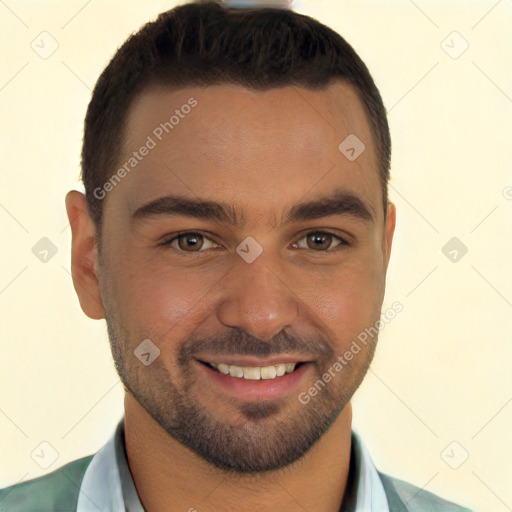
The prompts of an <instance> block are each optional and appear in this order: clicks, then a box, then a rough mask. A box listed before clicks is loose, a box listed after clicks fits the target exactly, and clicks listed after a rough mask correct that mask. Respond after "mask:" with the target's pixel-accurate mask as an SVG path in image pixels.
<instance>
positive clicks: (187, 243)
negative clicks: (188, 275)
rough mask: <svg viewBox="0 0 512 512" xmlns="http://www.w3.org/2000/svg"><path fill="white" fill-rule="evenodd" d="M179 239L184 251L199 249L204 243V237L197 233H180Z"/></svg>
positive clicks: (179, 244) (180, 246)
mask: <svg viewBox="0 0 512 512" xmlns="http://www.w3.org/2000/svg"><path fill="white" fill-rule="evenodd" d="M177 240H178V246H179V248H180V249H181V250H183V251H188V250H189V249H191V250H192V251H198V250H199V249H201V247H202V245H203V237H202V235H198V234H197V233H186V234H184V235H180V236H179V237H178V238H177Z"/></svg>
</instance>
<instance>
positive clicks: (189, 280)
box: [117, 265, 216, 341]
mask: <svg viewBox="0 0 512 512" xmlns="http://www.w3.org/2000/svg"><path fill="white" fill-rule="evenodd" d="M124 276H125V277H124V278H123V281H122V285H121V286H122V289H121V288H119V289H118V291H117V293H118V297H121V298H120V299H118V302H119V301H121V303H122V304H120V305H121V310H122V315H123V317H124V319H125V321H127V322H129V324H130V326H131V328H130V332H132V333H134V334H135V333H136V334H137V335H142V336H144V337H149V338H151V336H153V337H154V339H155V340H160V341H164V339H165V337H166V336H167V335H170V336H171V337H172V338H182V337H183V336H186V335H187V333H188V331H191V330H193V329H194V328H195V327H196V325H197V323H198V322H200V321H201V319H202V318H204V315H205V313H206V309H207V308H208V307H209V306H208V297H209V293H208V291H209V290H211V289H212V287H214V285H215V279H216V278H215V276H214V275H211V274H210V275H209V276H208V275H207V274H201V275H198V274H191V273H188V274H187V273H186V272H176V271H173V270H171V269H169V268H162V267H161V266H160V267H156V268H155V267H151V266H147V265H145V266H144V267H142V266H138V267H135V266H134V267H131V268H130V269H127V270H126V272H125V274H124ZM210 307H211V306H210ZM186 331H187V332H186Z"/></svg>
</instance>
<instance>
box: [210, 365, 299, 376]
mask: <svg viewBox="0 0 512 512" xmlns="http://www.w3.org/2000/svg"><path fill="white" fill-rule="evenodd" d="M210 364H211V365H212V366H213V367H215V368H217V370H219V372H220V373H223V374H224V375H230V376H231V377H238V378H239V379H241V378H244V379H248V380H260V379H275V378H276V377H282V376H283V375H284V374H285V373H291V372H293V370H294V369H295V366H296V364H297V363H282V364H276V365H273V366H237V365H235V364H226V363H219V364H215V363H210Z"/></svg>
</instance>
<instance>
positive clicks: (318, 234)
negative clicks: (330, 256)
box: [295, 231, 349, 252]
mask: <svg viewBox="0 0 512 512" xmlns="http://www.w3.org/2000/svg"><path fill="white" fill-rule="evenodd" d="M304 239H306V247H304V245H303V244H301V241H299V242H298V243H296V244H295V245H296V246H297V247H298V248H299V249H311V250H312V251H316V252H335V251H336V250H337V249H336V248H337V247H338V246H340V245H342V246H343V245H347V246H348V245H349V243H348V242H347V241H345V240H343V238H340V237H339V236H337V235H335V234H333V233H329V232H327V231H313V232H311V233H308V234H307V235H305V236H304V237H302V238H301V240H304ZM336 240H337V241H338V243H337V244H336V245H335V249H332V247H331V245H332V243H333V241H336Z"/></svg>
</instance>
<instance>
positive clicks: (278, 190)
mask: <svg viewBox="0 0 512 512" xmlns="http://www.w3.org/2000/svg"><path fill="white" fill-rule="evenodd" d="M191 98H192V99H193V100H195V101H196V102H197V103H196V104H195V103H194V101H192V100H191ZM184 105H189V106H191V105H193V106H191V108H183V106H184ZM177 109H178V110H179V113H176V112H175V111H176V110H177ZM173 114H174V115H175V116H177V117H179V121H178V122H176V118H175V119H173V122H172V125H167V131H168V133H167V131H166V130H165V129H163V128H162V126H161V123H165V122H168V121H169V118H170V117H171V116H172V115H173ZM126 126H127V131H126V138H125V145H124V150H123V154H122V156H121V160H120V162H119V167H122V166H123V165H124V164H125V163H127V162H129V161H130V160H129V159H130V157H133V152H134V151H137V152H138V156H136V158H137V163H135V162H134V161H133V160H132V161H131V164H128V165H127V167H126V169H130V170H129V172H127V173H126V176H124V177H123V178H122V179H121V181H120V182H119V183H117V184H116V185H115V186H114V187H112V188H113V189H112V190H111V191H110V192H108V194H107V196H106V198H105V199H104V201H105V210H104V221H103V222H104V229H103V237H102V240H103V249H102V254H101V256H100V259H99V273H100V286H101V295H102V301H103V306H104V310H105V316H106V319H107V323H108V329H109V336H110V341H111V345H112V350H113V355H114V359H115V361H116V368H117V370H118V372H119V374H120V377H121V379H122V381H123V383H124V385H125V387H126V388H127V389H128V390H129V392H131V393H132V394H133V396H134V397H135V398H136V399H137V401H138V402H139V403H140V405H142V407H143V408H144V409H145V410H146V411H147V412H148V414H149V415H150V416H151V417H152V418H153V419H154V420H156V422H158V424H160V425H161V426H162V427H163V428H164V429H165V430H166V431H167V432H168V433H169V434H170V435H171V436H173V437H174V438H175V439H177V440H179V441H180V442H181V443H183V444H184V445H186V446H188V447H189V448H191V449H192V450H193V451H195V452H196V453H197V454H199V455H200V456H202V457H203V458H205V459H206V460H209V461H210V462H212V463H213V464H215V465H216V466H218V467H222V468H225V469H231V470H235V471H240V472H252V471H263V470H268V469H276V468H279V467H282V466H285V465H288V464H290V463H291V462H293V461H294V460H297V459H298V458H299V457H300V456H301V455H303V454H304V453H306V452H307V450H308V449H309V448H310V447H311V446H312V445H313V444H314V443H315V442H316V441H317V440H318V439H319V438H320V437H321V435H322V434H323V433H324V432H325V431H326V430H327V429H328V427H329V426H330V425H331V424H332V422H333V421H334V420H335V419H336V418H337V416H338V414H339V413H340V411H341V410H342V408H343V407H344V406H345V405H346V404H347V402H348V401H349V400H350V398H351V396H352V394H353V393H354V391H355V390H356V388H357V387H358V386H359V384H360V383H361V381H362V379H363V377H364V375H365V373H366V370H367V368H368V365H369V364H370V361H371V359H372V356H373V351H374V345H375V344H374V343H368V344H367V345H366V346H363V347H362V350H361V351H360V352H359V353H358V354H357V355H355V356H354V358H353V360H352V361H350V363H349V364H348V365H347V366H345V367H344V368H343V370H342V371H340V372H337V373H336V375H335V377H334V378H332V380H331V381H330V382H329V383H327V384H326V385H325V387H323V389H322V390H321V391H320V392H319V393H318V395H317V396H315V397H313V398H312V399H311V401H310V402H309V403H302V402H303V401H300V400H299V399H298V397H299V394H300V393H301V392H305V391H306V392H307V390H308V389H309V388H310V387H311V386H312V385H313V384H314V383H315V382H316V381H318V379H320V378H321V376H322V375H323V374H324V373H325V372H326V371H327V370H328V369H329V368H330V367H332V365H333V364H334V362H335V361H336V360H337V357H338V356H339V355H342V354H344V353H345V352H346V351H347V350H348V349H349V347H350V345H351V343H352V342H353V340H355V339H356V338H357V336H358V334H359V333H360V332H362V331H363V330H364V329H365V328H367V327H369V326H372V325H374V324H375V322H376V321H377V320H378V319H379V316H380V311H381V305H382V300H383V295H384V289H385V273H386V268H387V263H388V258H389V251H390V248H391V239H392V234H393V227H394V210H393V207H392V206H391V207H390V213H391V214H390V215H389V218H388V220H387V221H385V219H384V211H383V208H382V190H381V187H380V184H379V176H378V171H377V169H378V162H377V159H376V155H375V151H374V145H373V143H372V138H371V134H370V133H371V132H370V127H369V124H368V121H367V120H366V117H365V114H364V111H363V108H362V105H361V103H360V101H359V100H358V98H357V96H356V93H355V92H354V90H353V89H352V88H351V87H350V86H348V85H346V84H343V83H337V84H335V85H333V86H331V87H330V88H329V89H326V90H324V91H310V90H306V89H302V88H292V87H287V88H282V89H274V90H270V91H266V92H263V93H261V92H253V91H249V90H247V89H245V88H242V87H239V86H234V85H222V86H215V87H207V88H204V89H199V88H189V89H181V90H178V91H168V90H157V89H151V90H147V91H145V92H144V93H143V94H142V95H141V96H140V97H139V98H138V99H137V100H136V102H135V103H134V104H133V106H132V108H131V109H130V113H129V116H128V120H127V125H126ZM169 126H172V128H170V127H169ZM158 127H160V130H159V129H158ZM349 134H355V135H356V136H357V137H358V138H359V139H360V140H361V141H362V142H363V143H364V144H365V146H366V149H365V150H364V151H363V152H362V153H361V154H360V155H359V156H358V157H357V158H356V159H355V160H353V161H351V159H348V158H347V157H346V156H345V154H343V153H342V152H341V151H340V149H338V146H339V144H340V143H341V142H342V141H343V140H344V139H345V138H346V137H347V136H348V135H349ZM148 137H150V139H151V140H150V139H148ZM142 146H146V147H147V148H149V149H148V151H144V150H142V151H140V148H141V147H142ZM356 151H357V149H356ZM142 153H145V156H142ZM346 154H348V155H349V156H352V154H351V152H350V151H349V152H348V153H346ZM171 196H172V197H174V198H176V197H179V198H180V199H183V200H188V201H194V202H200V203H202V202H212V203H219V204H221V205H223V209H222V208H221V207H219V206H214V205H209V206H208V207H201V208H200V207H199V206H198V205H195V206H193V205H192V207H187V206H186V204H184V203H180V202H178V201H176V200H174V201H173V200H172V199H171ZM163 198H167V199H163ZM157 200H160V201H158V203H156V204H154V205H153V206H147V205H149V204H150V203H153V202H155V201H157ZM313 202H315V203H317V205H316V206H314V207H312V206H311V205H310V206H309V207H306V206H303V207H301V205H305V204H306V203H313ZM333 205H336V206H335V207H333ZM327 206H329V208H326V207H327ZM221 213H222V215H221ZM260 251H261V253H260ZM148 339H149V340H151V343H152V344H153V345H154V346H156V347H158V349H159V351H160V353H159V356H158V357H157V358H156V359H154V360H153V361H152V362H151V364H149V365H145V364H143V362H141V360H140V359H139V358H138V357H136V355H135V354H134V350H135V351H136V353H137V354H139V355H140V351H141V350H142V349H138V350H136V349H137V347H138V346H139V345H140V344H141V342H143V340H148ZM375 341H376V339H374V342H375ZM152 344H148V342H147V341H146V342H145V345H142V348H143V350H142V352H144V353H149V354H150V355H149V356H147V355H145V356H143V357H142V360H143V361H146V362H147V361H148V359H152V358H153V357H154V355H156V352H154V350H155V349H154V348H153V345H152ZM148 347H149V348H148ZM293 363H295V364H296V366H295V369H294V370H293V371H292V372H291V373H286V369H288V370H291V369H292V368H293ZM288 364H290V365H291V366H283V365H288ZM214 365H215V366H218V365H220V366H219V367H218V369H215V368H214ZM243 367H252V368H245V369H244V368H243ZM260 367H265V368H266V369H265V370H260V369H259V368H260ZM272 368H274V369H275V370H273V369H272ZM219 370H221V371H224V372H227V371H228V372H230V374H229V375H224V374H223V373H221V371H219ZM283 372H285V373H284V375H281V374H282V373H283ZM242 373H243V374H244V376H243V377H240V375H241V374H242ZM231 374H233V376H232V375H231ZM261 375H263V377H265V378H263V379H261V378H260V379H259V380H253V379H256V377H258V376H260V377H261ZM274 375H276V376H275V377H274Z"/></svg>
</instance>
